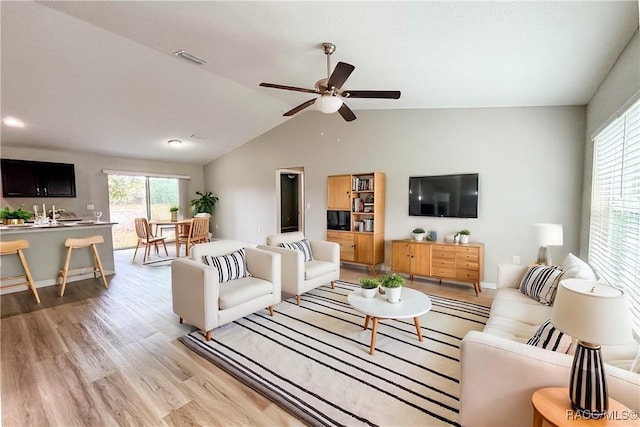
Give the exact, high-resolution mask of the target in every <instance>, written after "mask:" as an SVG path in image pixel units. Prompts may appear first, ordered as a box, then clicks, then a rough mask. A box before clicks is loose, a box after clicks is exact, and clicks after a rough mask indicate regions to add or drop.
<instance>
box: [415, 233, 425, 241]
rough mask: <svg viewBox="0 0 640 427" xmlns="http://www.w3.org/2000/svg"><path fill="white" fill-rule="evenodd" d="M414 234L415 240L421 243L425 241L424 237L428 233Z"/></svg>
mask: <svg viewBox="0 0 640 427" xmlns="http://www.w3.org/2000/svg"><path fill="white" fill-rule="evenodd" d="M412 234H413V240H417V241H418V242H419V241H422V240H424V236H425V235H426V234H427V233H412Z"/></svg>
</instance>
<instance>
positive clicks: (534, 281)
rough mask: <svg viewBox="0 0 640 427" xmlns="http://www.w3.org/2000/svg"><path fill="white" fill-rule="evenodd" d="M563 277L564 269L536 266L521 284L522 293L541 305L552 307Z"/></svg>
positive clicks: (554, 266)
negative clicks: (559, 282)
mask: <svg viewBox="0 0 640 427" xmlns="http://www.w3.org/2000/svg"><path fill="white" fill-rule="evenodd" d="M560 276H562V268H560V267H558V266H556V265H552V266H546V265H534V266H532V267H529V270H528V271H527V274H525V275H524V277H523V278H522V282H520V292H522V293H523V294H525V295H527V296H530V297H531V298H533V299H535V300H536V301H538V302H539V303H540V304H544V305H551V304H553V299H554V298H555V297H556V288H557V287H558V281H559V280H560Z"/></svg>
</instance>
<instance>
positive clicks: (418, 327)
mask: <svg viewBox="0 0 640 427" xmlns="http://www.w3.org/2000/svg"><path fill="white" fill-rule="evenodd" d="M413 323H415V324H416V332H417V333H418V341H422V329H420V318H419V317H414V318H413Z"/></svg>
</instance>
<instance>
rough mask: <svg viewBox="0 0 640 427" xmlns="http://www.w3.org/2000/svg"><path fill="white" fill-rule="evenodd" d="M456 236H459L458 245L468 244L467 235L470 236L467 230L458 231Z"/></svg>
mask: <svg viewBox="0 0 640 427" xmlns="http://www.w3.org/2000/svg"><path fill="white" fill-rule="evenodd" d="M458 234H460V243H462V244H465V245H466V244H467V243H469V235H470V234H471V232H470V231H469V230H460V233H458Z"/></svg>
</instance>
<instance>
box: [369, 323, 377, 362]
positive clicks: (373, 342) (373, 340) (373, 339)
mask: <svg viewBox="0 0 640 427" xmlns="http://www.w3.org/2000/svg"><path fill="white" fill-rule="evenodd" d="M377 333H378V318H377V317H374V318H373V328H371V348H370V349H369V354H371V355H373V353H374V352H375V351H376V334H377Z"/></svg>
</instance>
